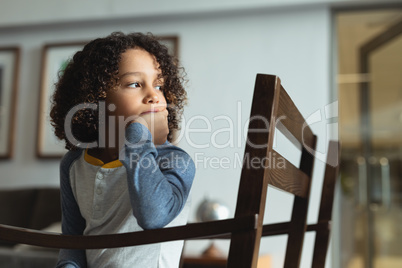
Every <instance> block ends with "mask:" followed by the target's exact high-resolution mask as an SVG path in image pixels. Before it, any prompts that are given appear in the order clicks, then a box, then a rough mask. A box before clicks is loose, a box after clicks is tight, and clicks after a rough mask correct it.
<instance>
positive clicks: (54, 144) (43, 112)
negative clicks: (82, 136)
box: [36, 41, 87, 158]
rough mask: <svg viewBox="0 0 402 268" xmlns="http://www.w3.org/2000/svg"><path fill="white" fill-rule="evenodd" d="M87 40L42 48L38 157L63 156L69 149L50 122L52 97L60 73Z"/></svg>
mask: <svg viewBox="0 0 402 268" xmlns="http://www.w3.org/2000/svg"><path fill="white" fill-rule="evenodd" d="M86 43H87V42H84V41H82V42H72V43H57V44H47V45H45V46H44V47H43V49H42V63H41V84H40V86H41V89H40V103H39V115H38V135H37V143H36V155H37V157H38V158H61V157H62V156H63V155H64V154H65V153H66V152H67V150H66V149H65V148H64V145H65V144H64V142H63V141H60V140H58V139H57V137H56V136H55V135H54V132H53V127H52V126H51V124H50V115H49V113H50V108H51V97H52V95H53V93H54V90H55V83H56V82H57V80H58V77H59V73H60V72H63V70H64V69H65V67H66V66H67V64H68V62H69V60H70V59H71V58H72V57H73V56H74V54H75V53H76V52H77V51H79V50H81V49H82V48H83V47H84V45H85V44H86Z"/></svg>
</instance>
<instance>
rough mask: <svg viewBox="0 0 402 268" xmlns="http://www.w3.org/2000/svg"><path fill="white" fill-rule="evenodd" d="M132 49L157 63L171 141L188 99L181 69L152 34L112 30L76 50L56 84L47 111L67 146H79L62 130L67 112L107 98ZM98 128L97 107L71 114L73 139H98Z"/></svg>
mask: <svg viewBox="0 0 402 268" xmlns="http://www.w3.org/2000/svg"><path fill="white" fill-rule="evenodd" d="M131 48H141V49H144V50H146V51H147V52H149V53H150V54H151V55H153V56H154V57H155V58H156V60H157V62H158V63H159V66H160V69H161V71H162V76H163V77H164V86H163V93H164V95H165V98H166V101H167V104H168V107H167V109H168V112H169V115H168V125H169V136H168V140H169V141H171V140H172V138H173V137H172V130H175V129H178V128H179V122H180V115H181V113H182V111H183V105H184V103H185V101H186V99H187V97H186V96H187V95H186V91H185V90H184V87H183V82H184V79H183V75H184V69H183V68H182V67H179V65H178V60H177V59H176V58H174V57H173V56H171V55H169V53H168V49H167V48H166V47H165V46H164V45H162V44H160V43H159V42H158V40H157V38H156V37H154V36H153V35H152V34H150V33H148V34H142V33H130V34H124V33H122V32H114V33H112V34H111V35H109V36H107V37H105V38H98V39H95V40H93V41H91V42H89V43H88V44H87V45H85V47H84V48H83V50H82V51H78V52H77V53H76V54H75V55H74V56H73V58H72V59H71V61H70V62H69V63H68V65H67V67H66V68H65V70H64V71H63V73H62V74H61V76H60V78H59V81H58V82H57V83H56V90H55V93H54V95H53V97H52V108H51V111H50V117H51V124H52V126H53V127H54V132H55V134H56V136H57V137H58V138H59V139H60V140H64V141H65V143H66V146H65V147H66V149H68V150H76V149H77V148H78V147H77V144H73V143H71V141H69V139H68V138H67V135H66V130H65V129H64V124H65V119H66V115H67V113H68V112H69V111H70V110H71V109H72V108H73V107H75V106H76V105H79V104H81V105H82V104H84V106H85V105H92V106H93V104H98V103H99V101H103V100H105V99H106V96H107V94H108V92H109V91H110V90H114V89H116V88H117V86H118V85H119V78H118V76H117V75H118V71H119V62H120V60H121V55H122V54H123V53H124V52H125V51H126V50H128V49H131ZM88 107H90V106H88ZM98 130H99V123H98V112H97V110H94V109H89V108H88V109H85V108H84V109H81V110H79V111H77V112H76V113H75V114H74V116H73V118H72V120H71V131H72V134H73V136H74V138H75V139H76V140H78V141H80V142H85V143H87V142H93V141H98Z"/></svg>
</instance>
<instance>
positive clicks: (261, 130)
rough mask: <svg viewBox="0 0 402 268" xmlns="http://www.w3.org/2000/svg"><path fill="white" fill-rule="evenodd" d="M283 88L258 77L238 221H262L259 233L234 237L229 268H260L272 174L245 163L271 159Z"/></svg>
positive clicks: (269, 78) (277, 81)
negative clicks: (253, 217)
mask: <svg viewBox="0 0 402 268" xmlns="http://www.w3.org/2000/svg"><path fill="white" fill-rule="evenodd" d="M279 88H280V79H279V78H278V77H276V76H265V75H257V78H256V82H255V88H254V96H253V103H252V108H251V114H250V123H249V129H248V134H247V144H246V148H245V154H244V156H245V157H244V159H243V168H242V173H241V178H240V184H239V192H238V197H237V205H236V212H235V218H236V217H241V216H248V215H258V220H257V226H256V229H255V230H249V231H245V232H236V233H233V234H232V240H231V244H230V250H229V258H228V266H227V267H239V268H240V267H241V268H246V267H250V268H255V267H256V266H257V261H258V252H259V246H260V240H261V233H262V224H263V219H264V210H265V200H266V195H267V188H268V172H269V170H268V169H267V168H264V167H263V166H264V165H263V164H261V165H260V166H258V167H256V168H254V167H252V166H250V163H247V162H245V161H244V160H247V159H248V160H251V159H259V160H260V161H261V163H262V160H263V159H266V157H269V155H268V154H269V152H270V151H271V150H270V148H271V149H272V145H273V133H274V132H273V131H274V130H275V125H274V124H272V122H275V118H274V114H275V110H277V109H278V94H277V92H278V90H279ZM268 128H269V129H268Z"/></svg>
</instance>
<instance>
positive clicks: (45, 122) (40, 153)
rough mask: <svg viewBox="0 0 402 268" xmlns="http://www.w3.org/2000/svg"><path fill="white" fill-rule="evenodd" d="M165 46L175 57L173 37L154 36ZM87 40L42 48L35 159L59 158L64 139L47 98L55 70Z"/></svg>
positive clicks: (54, 81)
mask: <svg viewBox="0 0 402 268" xmlns="http://www.w3.org/2000/svg"><path fill="white" fill-rule="evenodd" d="M157 38H158V40H159V41H160V42H161V43H163V44H164V45H166V47H167V48H168V51H169V53H170V54H171V55H174V56H175V57H178V37H177V36H159V37H158V36H157ZM86 43H87V42H74V43H58V44H47V45H45V46H44V47H43V51H42V65H41V68H42V69H41V93H40V95H41V96H40V104H39V116H38V135H37V136H38V138H37V148H36V155H37V157H38V158H61V157H62V156H63V155H64V154H65V153H66V149H65V148H64V142H62V141H59V140H58V139H57V137H56V136H55V135H54V133H53V127H52V126H51V124H50V115H49V113H50V108H51V102H50V100H51V97H52V95H53V92H54V90H55V87H54V85H55V83H56V82H57V80H58V77H59V73H60V72H62V71H63V69H64V68H65V67H66V65H67V63H68V61H69V60H70V59H71V58H72V56H73V55H74V54H75V52H77V51H78V50H81V49H82V48H83V47H84V45H85V44H86Z"/></svg>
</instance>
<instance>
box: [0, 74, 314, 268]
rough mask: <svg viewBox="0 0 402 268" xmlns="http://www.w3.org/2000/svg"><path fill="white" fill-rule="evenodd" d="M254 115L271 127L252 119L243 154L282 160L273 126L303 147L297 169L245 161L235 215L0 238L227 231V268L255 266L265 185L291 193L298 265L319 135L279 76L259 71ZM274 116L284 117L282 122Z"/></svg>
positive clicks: (153, 239) (86, 241) (136, 238)
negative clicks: (116, 230)
mask: <svg viewBox="0 0 402 268" xmlns="http://www.w3.org/2000/svg"><path fill="white" fill-rule="evenodd" d="M254 116H257V117H260V118H261V117H262V118H265V119H267V120H269V131H267V130H266V122H264V120H250V124H249V131H248V135H247V144H246V148H245V155H248V156H249V158H251V159H254V158H258V159H260V160H261V159H264V158H266V157H267V156H269V157H272V158H276V159H279V158H281V159H285V158H284V157H283V156H281V155H280V154H279V153H278V152H276V151H275V150H274V149H273V141H274V133H275V129H276V128H277V129H279V130H280V131H281V132H282V133H283V134H284V135H285V136H286V137H287V138H288V139H289V140H290V141H292V142H293V143H294V144H295V145H297V146H298V147H299V148H301V151H302V155H301V161H300V168H298V167H295V166H294V165H293V164H291V163H290V162H289V161H287V160H285V166H286V168H284V169H275V168H267V167H264V166H263V165H261V166H260V167H256V168H254V167H253V168H250V167H249V166H248V163H245V162H244V163H243V168H242V172H241V178H240V184H239V192H238V196H237V205H236V212H235V216H234V218H232V219H227V220H219V221H212V222H205V223H193V224H188V225H185V226H178V227H169V228H163V229H157V230H145V231H141V232H132V233H123V234H110V235H97V236H69V235H62V234H52V233H45V232H41V231H35V230H27V229H23V228H18V227H12V226H6V225H0V239H2V240H7V241H11V242H17V243H23V244H30V245H37V246H43V247H51V248H68V249H96V248H114V247H126V246H135V245H142V244H150V243H158V242H166V241H173V240H186V239H192V238H201V237H214V236H219V235H222V234H227V235H230V237H231V243H230V250H229V257H228V267H239V268H246V267H251V268H255V267H256V265H257V259H258V251H259V245H260V239H261V236H262V233H263V218H264V209H265V200H266V195H267V189H268V184H269V185H272V186H274V187H276V188H279V189H281V190H284V191H286V192H289V193H291V194H294V195H295V202H294V206H293V212H292V219H291V222H290V223H289V229H288V232H287V233H288V234H289V242H291V243H292V244H295V245H296V244H297V247H289V246H288V249H287V251H288V253H289V256H298V257H296V258H294V257H292V258H289V259H288V258H286V261H285V267H297V266H298V265H299V263H300V256H301V246H302V244H303V237H304V232H305V230H306V218H307V209H308V202H309V195H310V188H311V176H312V170H313V165H314V159H315V158H314V155H313V154H311V153H309V151H308V149H310V150H313V151H315V149H316V139H317V137H316V136H315V135H314V134H313V132H312V131H311V129H310V128H309V126H308V125H307V124H306V123H305V119H304V118H303V116H302V115H301V113H300V112H299V110H298V109H297V107H296V106H295V105H294V103H293V101H292V100H291V99H290V97H289V95H288V94H287V93H286V91H285V90H284V89H283V87H282V86H281V82H280V79H279V78H278V77H277V76H272V75H262V74H258V75H257V78H256V83H255V89H254V96H253V102H252V108H251V115H250V118H253V117H254ZM278 118H285V119H284V120H281V121H280V123H279V122H277V119H278Z"/></svg>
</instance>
